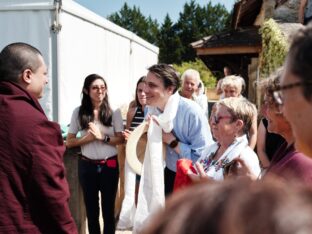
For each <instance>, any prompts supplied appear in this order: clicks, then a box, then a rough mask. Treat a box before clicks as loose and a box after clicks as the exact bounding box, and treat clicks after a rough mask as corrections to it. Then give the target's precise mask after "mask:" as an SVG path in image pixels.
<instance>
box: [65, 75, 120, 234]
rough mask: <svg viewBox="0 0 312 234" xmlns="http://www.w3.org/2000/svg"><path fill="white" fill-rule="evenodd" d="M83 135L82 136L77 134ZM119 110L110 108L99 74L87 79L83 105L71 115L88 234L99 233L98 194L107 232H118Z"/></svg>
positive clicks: (71, 138) (71, 139)
mask: <svg viewBox="0 0 312 234" xmlns="http://www.w3.org/2000/svg"><path fill="white" fill-rule="evenodd" d="M79 131H80V132H81V137H77V133H78V132H79ZM122 131H123V121H122V117H121V112H120V110H116V111H113V110H112V109H111V107H110V105H109V101H108V96H107V85H106V82H105V80H104V79H103V78H102V77H101V76H99V75H96V74H91V75H89V76H87V77H86V78H85V81H84V85H83V89H82V101H81V106H79V107H77V108H76V109H75V110H74V112H73V115H72V118H71V123H70V127H69V130H68V136H67V141H66V145H67V147H69V148H71V147H75V146H81V153H82V156H81V157H80V158H79V166H78V175H79V182H80V184H81V187H82V190H83V194H84V201H85V206H86V211H87V218H88V228H89V233H92V234H100V233H101V230H100V224H99V210H100V209H99V196H98V194H99V192H101V206H102V213H103V219H104V233H105V234H109V233H115V218H114V207H115V206H114V204H115V197H116V193H117V187H118V178H119V170H118V161H117V148H116V145H117V144H120V143H122V142H123V137H122Z"/></svg>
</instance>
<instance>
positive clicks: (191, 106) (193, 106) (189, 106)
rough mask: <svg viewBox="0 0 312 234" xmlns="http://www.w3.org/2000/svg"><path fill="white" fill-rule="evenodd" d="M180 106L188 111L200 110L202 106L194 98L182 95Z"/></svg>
mask: <svg viewBox="0 0 312 234" xmlns="http://www.w3.org/2000/svg"><path fill="white" fill-rule="evenodd" d="M179 108H181V109H183V111H186V112H198V111H200V106H199V105H198V104H197V103H196V102H195V101H193V100H190V99H187V98H184V97H180V101H179Z"/></svg>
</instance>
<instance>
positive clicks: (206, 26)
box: [177, 0, 230, 61]
mask: <svg viewBox="0 0 312 234" xmlns="http://www.w3.org/2000/svg"><path fill="white" fill-rule="evenodd" d="M229 17H230V16H229V13H228V11H227V10H226V8H225V7H224V6H223V5H220V4H217V5H215V6H213V5H212V4H211V2H209V3H208V4H207V5H206V6H204V7H201V6H200V5H199V4H196V3H195V0H191V1H190V2H189V3H185V4H184V7H183V12H181V13H180V16H179V20H178V22H177V27H178V35H179V37H180V40H181V43H182V45H183V51H182V58H181V59H182V61H194V60H195V58H196V53H195V51H194V49H193V48H192V47H191V46H190V43H192V42H194V41H197V40H199V39H201V38H203V37H205V36H208V35H211V34H214V33H218V32H221V31H223V30H225V29H226V28H227V26H228V25H227V24H226V23H227V22H229V21H228V19H229Z"/></svg>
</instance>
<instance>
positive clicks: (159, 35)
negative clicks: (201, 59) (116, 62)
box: [108, 0, 230, 64]
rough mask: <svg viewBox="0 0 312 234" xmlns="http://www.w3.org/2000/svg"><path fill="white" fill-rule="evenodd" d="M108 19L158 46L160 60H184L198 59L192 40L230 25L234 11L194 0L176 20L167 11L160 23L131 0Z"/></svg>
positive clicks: (172, 61)
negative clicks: (146, 15)
mask: <svg viewBox="0 0 312 234" xmlns="http://www.w3.org/2000/svg"><path fill="white" fill-rule="evenodd" d="M108 19H109V20H111V21H112V22H114V23H116V24H118V25H120V26H121V27H123V28H125V29H128V30H129V31H131V32H134V33H135V34H137V35H138V36H140V37H142V38H143V39H145V40H147V41H148V42H150V43H152V44H154V45H156V46H158V47H159V50H160V51H159V62H163V63H169V64H171V63H177V64H181V63H182V62H185V61H195V59H196V53H195V50H194V49H193V48H192V47H191V46H190V43H192V42H194V41H197V40H200V39H201V38H203V37H205V36H208V35H211V34H215V33H218V32H221V31H223V30H225V29H227V27H228V26H229V22H230V14H229V12H228V11H227V10H226V8H225V7H224V5H221V4H216V5H212V3H211V2H208V3H207V4H206V5H204V6H200V5H199V4H198V3H195V0H190V2H187V3H185V4H184V6H183V10H182V12H180V14H179V18H178V20H177V22H176V23H174V22H172V20H171V19H170V17H169V15H168V14H167V15H166V17H165V18H164V22H163V23H162V24H161V25H159V24H158V22H157V20H153V19H152V18H151V17H150V16H149V17H145V16H144V15H143V14H142V13H141V11H140V8H138V7H136V6H133V7H132V8H131V7H129V6H128V5H127V3H125V4H124V5H123V7H122V8H121V9H120V11H119V12H116V13H113V14H112V15H110V16H109V17H108Z"/></svg>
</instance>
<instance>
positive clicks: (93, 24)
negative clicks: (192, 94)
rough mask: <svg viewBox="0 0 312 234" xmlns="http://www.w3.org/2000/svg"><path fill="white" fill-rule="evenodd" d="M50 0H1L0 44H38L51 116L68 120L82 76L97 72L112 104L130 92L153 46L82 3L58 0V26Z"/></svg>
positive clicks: (154, 52) (152, 59)
mask: <svg viewBox="0 0 312 234" xmlns="http://www.w3.org/2000/svg"><path fill="white" fill-rule="evenodd" d="M54 8H55V6H54V1H53V0H1V1H0V35H1V37H0V50H2V48H3V47H4V46H6V45H7V44H9V43H13V42H17V41H21V42H26V43H29V44H31V45H33V46H35V47H37V48H38V49H39V50H40V51H41V52H42V54H43V56H44V59H45V61H46V63H47V65H48V69H49V84H48V85H47V87H46V90H45V95H44V97H43V98H42V100H41V104H42V106H43V109H44V111H45V112H46V114H47V116H48V117H49V118H50V119H53V120H55V121H58V122H59V123H61V124H68V123H69V122H70V117H71V114H72V111H73V109H74V108H75V107H76V106H78V105H79V104H80V96H81V89H82V85H83V80H84V78H85V77H86V76H87V75H89V74H91V73H97V74H99V75H101V76H103V77H104V78H105V79H106V81H107V83H108V91H109V98H110V102H111V104H112V106H113V108H117V107H120V106H123V105H127V104H128V103H129V102H130V101H131V100H132V99H133V97H134V91H135V85H136V81H137V80H138V79H139V78H140V77H141V76H142V75H146V73H147V70H146V68H147V67H149V66H151V65H153V64H155V63H157V60H158V48H157V47H155V46H154V45H151V44H149V43H148V42H146V41H144V40H142V39H141V38H139V37H138V36H136V35H135V34H133V33H131V32H129V31H127V30H125V29H123V28H121V27H119V26H117V25H115V24H113V23H111V22H110V21H108V20H106V19H104V18H102V17H100V16H98V15H96V14H95V13H93V12H91V11H89V10H87V9H85V8H84V7H82V6H80V5H79V4H77V3H76V2H74V1H68V0H67V1H63V4H62V8H61V11H60V14H59V16H60V17H59V18H60V24H61V25H62V28H61V30H60V31H59V32H58V33H56V34H55V33H54V32H53V31H52V30H51V25H52V23H53V21H54V17H55V15H54V14H55V10H54Z"/></svg>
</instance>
